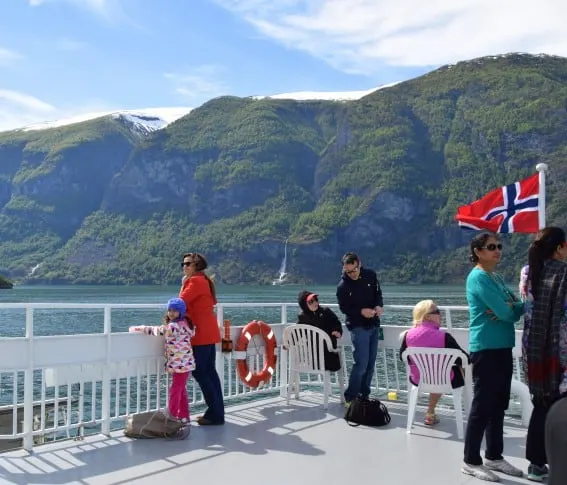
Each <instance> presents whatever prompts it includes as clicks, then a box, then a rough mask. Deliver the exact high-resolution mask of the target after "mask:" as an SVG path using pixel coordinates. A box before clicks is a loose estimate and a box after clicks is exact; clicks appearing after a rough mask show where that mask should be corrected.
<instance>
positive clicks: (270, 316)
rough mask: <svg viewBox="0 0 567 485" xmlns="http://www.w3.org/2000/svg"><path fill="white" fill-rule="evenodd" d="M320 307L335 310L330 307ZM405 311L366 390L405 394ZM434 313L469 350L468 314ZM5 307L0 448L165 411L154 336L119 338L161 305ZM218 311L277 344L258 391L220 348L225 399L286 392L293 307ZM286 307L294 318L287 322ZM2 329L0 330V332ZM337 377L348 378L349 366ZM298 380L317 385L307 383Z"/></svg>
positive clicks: (398, 309)
mask: <svg viewBox="0 0 567 485" xmlns="http://www.w3.org/2000/svg"><path fill="white" fill-rule="evenodd" d="M328 306H330V307H332V308H333V309H335V308H336V306H337V305H328ZM412 308H413V307H412V306H411V305H387V306H386V307H385V318H384V319H385V320H387V322H388V323H387V324H385V325H383V340H382V341H381V345H380V351H379V358H378V359H377V363H376V377H375V379H374V386H373V387H374V389H375V391H376V392H381V393H387V392H389V391H396V392H397V393H400V395H402V396H403V394H404V393H405V391H406V390H407V388H406V375H405V368H404V366H403V365H402V363H401V361H400V360H399V359H398V349H399V334H400V332H401V331H402V330H403V329H404V328H407V326H408V324H409V322H410V321H411V309H412ZM440 308H441V310H442V311H443V313H444V316H445V318H444V321H445V326H446V327H448V328H449V329H451V332H452V334H453V335H454V336H455V338H456V339H457V341H458V342H459V343H460V344H461V345H462V346H463V347H464V348H467V346H468V331H467V330H466V328H457V326H455V325H454V323H455V315H456V314H459V317H458V318H457V320H458V322H460V325H459V326H461V327H462V323H463V322H465V321H466V319H467V315H466V313H465V312H467V310H468V308H467V307H466V306H440ZM6 311H8V312H9V314H10V315H12V314H13V316H10V322H11V323H10V325H11V328H14V327H15V328H18V327H23V328H22V330H23V331H24V332H23V333H24V335H22V336H9V337H0V449H6V448H7V447H9V446H13V447H15V446H19V445H21V446H23V447H24V448H25V449H26V450H31V449H32V448H33V446H34V444H38V443H42V442H44V441H45V440H50V439H58V438H70V437H74V438H76V439H80V438H81V437H82V436H83V435H84V433H85V430H91V431H92V432H101V433H103V434H107V435H108V434H109V433H110V431H111V429H114V428H117V427H121V426H123V423H124V419H125V418H126V416H128V415H129V414H132V413H135V412H140V411H151V410H155V409H160V408H163V407H165V406H166V403H167V389H168V375H167V373H165V372H164V370H163V342H162V340H161V339H159V338H155V337H153V338H152V337H150V336H147V335H141V334H130V333H127V327H128V325H134V324H141V323H148V324H155V323H157V322H158V321H159V317H160V313H161V312H163V306H162V305H153V304H90V303H89V304H77V303H0V314H1V313H2V312H4V314H3V315H4V318H6V315H5V313H6ZM216 311H217V319H218V322H219V325H221V326H222V324H223V321H224V320H225V319H230V320H231V321H232V322H233V325H232V327H231V338H232V340H233V341H236V339H237V338H238V335H239V334H240V331H241V329H242V326H243V324H244V323H245V322H247V321H249V320H251V319H252V318H256V319H261V320H264V321H266V322H267V323H270V324H271V326H272V328H273V330H274V333H275V336H276V339H277V342H278V365H277V369H276V371H275V373H274V376H273V378H272V379H271V381H270V382H269V383H268V384H266V385H265V386H263V387H261V388H257V389H250V388H248V387H247V386H245V385H244V384H243V383H242V382H241V380H240V379H239V376H238V373H237V370H236V365H235V362H234V359H235V355H234V354H230V353H222V352H221V351H220V346H219V348H218V351H217V358H216V367H217V370H218V372H219V375H220V378H221V382H222V383H223V394H224V399H225V401H226V402H234V401H237V402H238V401H244V400H247V399H254V398H257V397H259V396H262V395H265V394H270V393H272V394H277V393H280V394H282V395H283V394H284V393H285V391H286V389H287V355H286V352H285V350H284V349H283V348H282V347H281V345H280V343H281V337H282V333H283V328H284V327H285V326H286V325H288V324H290V323H294V322H295V313H296V312H297V305H296V304H293V303H219V304H218V305H217V309H216ZM290 311H291V312H293V316H292V317H291V318H289V315H288V313H289V312H290ZM65 312H73V315H75V318H85V317H84V315H87V314H88V315H90V317H89V318H90V320H89V322H91V323H90V325H91V326H92V327H98V328H100V329H101V330H102V332H98V333H84V332H85V328H84V327H80V326H79V327H76V328H75V326H73V325H70V326H68V330H69V331H71V332H72V331H77V329H79V330H78V331H79V333H75V334H64V330H65V329H66V327H65V325H64V324H63V322H69V318H70V317H69V316H68V315H67V316H64V315H65ZM120 312H126V313H127V315H126V318H125V317H124V316H122V318H120V317H119V316H118V315H119V314H120ZM22 313H23V314H24V315H25V316H24V315H22ZM54 313H55V317H54V316H53V314H54ZM92 313H94V314H95V316H93V315H92ZM97 314H99V315H98V316H97ZM100 314H102V315H100ZM38 315H39V317H38ZM46 315H47V316H49V317H50V319H49V321H50V325H51V331H49V332H47V331H46V329H45V328H43V326H42V323H41V322H42V321H44V320H45V318H44V317H46ZM76 315H78V316H76ZM396 315H397V316H396ZM36 317H37V318H36ZM113 317H115V319H114V320H113ZM54 318H55V319H54ZM58 318H60V321H61V325H59V326H58V325H57V319H58ZM144 319H145V320H144ZM274 322H275V323H274ZM398 323H399V324H398ZM54 324H55V325H54ZM74 329H75V330H74ZM86 330H89V329H86ZM2 331H3V329H2V327H0V333H1V332H2ZM80 332H83V333H80ZM45 333H50V335H45ZM37 334H39V335H37ZM516 334H517V335H516V337H517V339H516V344H517V345H516V349H515V358H516V360H517V359H518V358H519V349H520V338H521V336H520V332H516ZM342 345H343V346H344V347H345V350H346V354H347V363H349V362H351V358H350V355H351V354H350V347H351V341H350V335H349V332H348V331H346V330H345V332H344V335H343V339H342ZM253 347H254V346H250V352H249V355H248V364H249V367H250V368H261V366H262V365H263V361H262V357H261V355H258V353H255V352H254V349H253ZM260 353H261V352H260ZM347 367H348V365H347ZM344 372H345V374H346V373H347V369H344ZM516 377H517V378H518V379H520V378H521V375H520V366H519V365H516ZM302 382H303V383H304V384H305V385H314V384H317V383H316V382H314V381H310V380H309V379H305V380H303V381H302ZM188 389H189V396H190V400H191V407H192V412H194V410H195V408H197V409H198V408H199V407H202V405H203V397H202V394H201V392H200V390H199V388H198V386H197V385H195V384H194V382H193V380H190V381H189V384H188Z"/></svg>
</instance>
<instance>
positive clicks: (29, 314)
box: [14, 306, 43, 451]
mask: <svg viewBox="0 0 567 485" xmlns="http://www.w3.org/2000/svg"><path fill="white" fill-rule="evenodd" d="M26 340H27V342H28V352H29V353H28V365H27V368H26V370H25V371H24V423H23V432H24V439H23V447H24V450H26V451H32V449H33V308H32V307H29V306H28V307H26ZM42 384H43V383H42ZM14 392H17V387H16V388H15V389H14ZM14 431H15V430H14Z"/></svg>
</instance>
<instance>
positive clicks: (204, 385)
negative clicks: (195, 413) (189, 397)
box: [193, 344, 224, 424]
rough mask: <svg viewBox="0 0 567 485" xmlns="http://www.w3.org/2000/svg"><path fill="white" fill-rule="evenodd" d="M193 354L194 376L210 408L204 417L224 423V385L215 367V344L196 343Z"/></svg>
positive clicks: (213, 421)
mask: <svg viewBox="0 0 567 485" xmlns="http://www.w3.org/2000/svg"><path fill="white" fill-rule="evenodd" d="M193 355H194V356H195V370H194V371H193V377H194V379H195V380H196V381H197V384H199V387H200V388H201V392H202V393H203V398H204V399H205V402H206V403H207V408H208V409H207V410H206V411H205V414H204V415H203V417H204V418H205V419H207V420H209V421H211V422H212V423H216V424H220V423H224V401H223V398H222V386H221V382H220V379H219V375H218V373H217V369H216V367H215V357H216V348H215V344H210V345H195V346H194V347H193Z"/></svg>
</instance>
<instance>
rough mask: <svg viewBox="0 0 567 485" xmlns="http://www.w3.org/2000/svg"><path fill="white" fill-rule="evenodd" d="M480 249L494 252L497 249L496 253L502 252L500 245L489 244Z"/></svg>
mask: <svg viewBox="0 0 567 485" xmlns="http://www.w3.org/2000/svg"><path fill="white" fill-rule="evenodd" d="M482 249H487V250H488V251H496V250H497V249H498V251H502V244H500V243H498V244H494V243H490V244H487V245H486V246H484V247H483V248H482Z"/></svg>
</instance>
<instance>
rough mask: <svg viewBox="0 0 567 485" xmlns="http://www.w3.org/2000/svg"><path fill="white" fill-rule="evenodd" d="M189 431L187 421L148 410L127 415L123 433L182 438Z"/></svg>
mask: <svg viewBox="0 0 567 485" xmlns="http://www.w3.org/2000/svg"><path fill="white" fill-rule="evenodd" d="M190 431H191V427H190V426H189V423H181V422H180V421H177V420H175V419H172V418H170V417H169V416H167V415H166V414H165V413H164V412H163V411H149V412H145V413H138V414H131V415H130V416H128V417H127V418H126V427H125V429H124V434H125V435H126V436H128V437H129V438H167V439H170V440H184V439H185V438H187V436H189V432H190Z"/></svg>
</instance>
